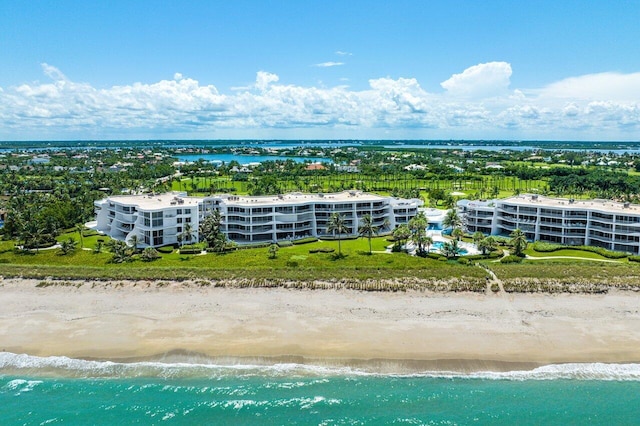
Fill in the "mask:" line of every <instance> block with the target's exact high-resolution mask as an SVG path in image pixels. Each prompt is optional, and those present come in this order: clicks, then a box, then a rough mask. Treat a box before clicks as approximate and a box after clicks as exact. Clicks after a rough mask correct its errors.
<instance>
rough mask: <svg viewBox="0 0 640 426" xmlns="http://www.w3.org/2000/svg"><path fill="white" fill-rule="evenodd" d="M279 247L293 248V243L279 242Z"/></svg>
mask: <svg viewBox="0 0 640 426" xmlns="http://www.w3.org/2000/svg"><path fill="white" fill-rule="evenodd" d="M277 244H278V247H291V246H293V243H292V242H291V241H287V240H285V241H278V243H277Z"/></svg>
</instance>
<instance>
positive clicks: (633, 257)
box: [629, 256, 640, 262]
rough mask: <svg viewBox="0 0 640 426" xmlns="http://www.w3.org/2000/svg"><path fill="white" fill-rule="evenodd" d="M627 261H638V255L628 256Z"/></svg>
mask: <svg viewBox="0 0 640 426" xmlns="http://www.w3.org/2000/svg"><path fill="white" fill-rule="evenodd" d="M629 262H640V256H629Z"/></svg>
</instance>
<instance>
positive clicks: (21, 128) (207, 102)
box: [0, 0, 640, 140]
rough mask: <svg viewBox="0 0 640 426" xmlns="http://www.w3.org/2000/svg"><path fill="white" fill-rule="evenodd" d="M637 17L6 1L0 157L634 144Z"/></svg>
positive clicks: (639, 97) (532, 7)
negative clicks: (135, 148)
mask: <svg viewBox="0 0 640 426" xmlns="http://www.w3.org/2000/svg"><path fill="white" fill-rule="evenodd" d="M94 3H96V4H94ZM638 17H640V1H616V2H605V1H561V2H558V1H536V2H513V1H471V0H470V1H442V2H435V1H393V2H389V1H367V2H365V1H248V0H245V1H242V0H239V1H224V2H223V1H218V2H214V1H202V2H196V1H192V2H188V3H187V2H178V1H172V2H170V1H143V0H139V1H134V2H131V1H126V2H125V1H108V2H86V1H64V0H60V1H56V2H45V1H34V2H20V1H12V0H7V1H4V2H0V64H2V65H3V66H1V67H0V139H1V140H17V139H110V138H125V139H127V138H131V139H138V138H142V139H148V138H212V139H217V138H292V139H294V138H349V139H350V138H381V139H387V138H411V139H413V138H420V139H439V138H444V139H489V138H496V139H576V140H638V139H640V136H639V135H640V43H638V40H640V37H639V36H640V30H639V29H638V25H637V21H638Z"/></svg>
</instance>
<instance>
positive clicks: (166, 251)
mask: <svg viewBox="0 0 640 426" xmlns="http://www.w3.org/2000/svg"><path fill="white" fill-rule="evenodd" d="M156 250H158V251H159V252H160V253H164V254H170V253H173V246H172V245H169V246H162V247H159V248H157V249H156Z"/></svg>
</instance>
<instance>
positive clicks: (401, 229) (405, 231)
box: [393, 223, 411, 251]
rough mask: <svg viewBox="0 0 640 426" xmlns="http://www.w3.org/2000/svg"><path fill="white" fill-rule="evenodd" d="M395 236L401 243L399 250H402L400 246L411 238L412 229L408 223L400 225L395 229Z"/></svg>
mask: <svg viewBox="0 0 640 426" xmlns="http://www.w3.org/2000/svg"><path fill="white" fill-rule="evenodd" d="M393 238H394V239H395V240H396V241H397V242H398V243H399V245H398V251H400V247H402V246H403V245H404V244H406V242H407V240H408V239H409V238H411V230H410V229H409V227H408V226H407V224H406V223H403V224H402V225H399V226H398V227H397V228H396V229H394V230H393Z"/></svg>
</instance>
